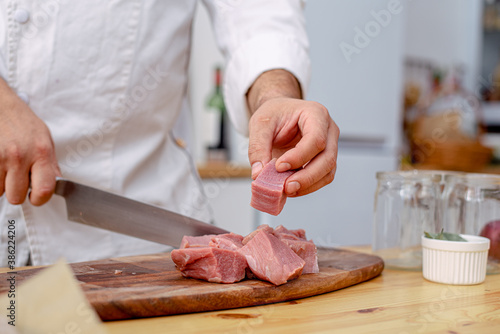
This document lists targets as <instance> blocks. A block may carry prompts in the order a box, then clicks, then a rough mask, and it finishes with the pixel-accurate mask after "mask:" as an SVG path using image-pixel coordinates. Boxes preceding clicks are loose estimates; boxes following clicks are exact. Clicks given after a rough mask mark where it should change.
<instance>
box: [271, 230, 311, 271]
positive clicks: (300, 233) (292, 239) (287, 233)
mask: <svg viewBox="0 0 500 334" xmlns="http://www.w3.org/2000/svg"><path fill="white" fill-rule="evenodd" d="M273 234H274V235H275V236H276V237H277V238H278V239H280V240H281V241H282V242H284V243H285V244H286V245H287V246H288V247H290V248H291V249H292V250H293V251H294V252H295V254H297V255H298V256H300V258H301V259H302V260H304V261H305V262H306V264H305V265H304V270H302V274H316V273H319V266H318V250H317V249H316V245H315V244H314V243H313V242H312V240H309V241H308V240H307V239H306V232H305V231H304V230H303V229H297V230H288V229H287V228H286V227H284V226H283V225H279V226H278V227H276V228H275V229H274V232H273Z"/></svg>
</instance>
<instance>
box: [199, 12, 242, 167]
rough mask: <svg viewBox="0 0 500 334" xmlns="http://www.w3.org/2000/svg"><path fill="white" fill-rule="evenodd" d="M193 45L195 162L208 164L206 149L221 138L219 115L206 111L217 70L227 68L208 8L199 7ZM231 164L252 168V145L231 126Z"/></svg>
mask: <svg viewBox="0 0 500 334" xmlns="http://www.w3.org/2000/svg"><path fill="white" fill-rule="evenodd" d="M192 34H193V43H192V50H191V58H190V67H189V82H190V83H189V95H190V103H191V110H192V114H193V118H194V120H195V122H194V123H195V134H194V136H195V143H194V147H193V155H194V159H195V161H197V162H204V161H205V159H206V150H205V148H206V146H208V145H209V144H214V143H215V142H216V141H217V138H218V137H217V136H218V132H217V131H218V123H217V122H218V118H217V114H216V113H213V112H210V111H209V110H208V109H207V107H206V102H207V98H208V96H209V95H210V94H211V93H212V91H213V88H214V69H215V67H216V66H217V65H220V66H223V65H224V57H223V56H222V54H221V53H220V52H219V49H218V48H217V46H216V43H215V37H214V34H213V32H212V26H211V22H210V17H209V15H208V13H207V10H206V9H205V7H204V6H203V5H202V4H201V2H200V4H199V5H198V8H197V10H196V14H195V18H194V23H193V31H192ZM229 138H230V143H232V144H233V145H232V147H231V148H230V156H231V160H233V161H236V162H238V163H241V164H248V157H247V147H248V144H247V143H248V141H247V139H246V138H245V137H243V136H241V135H240V134H239V133H237V132H236V130H235V129H234V127H233V126H232V125H231V124H230V125H229Z"/></svg>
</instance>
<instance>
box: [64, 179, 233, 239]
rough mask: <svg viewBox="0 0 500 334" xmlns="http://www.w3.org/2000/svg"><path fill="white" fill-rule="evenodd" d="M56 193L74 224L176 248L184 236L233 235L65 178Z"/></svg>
mask: <svg viewBox="0 0 500 334" xmlns="http://www.w3.org/2000/svg"><path fill="white" fill-rule="evenodd" d="M55 194H57V195H59V196H62V197H64V199H65V201H66V208H67V213H68V219H69V220H71V221H74V222H77V223H82V224H85V225H90V226H94V227H98V228H102V229H105V230H109V231H113V232H118V233H122V234H126V235H129V236H132V237H136V238H140V239H144V240H149V241H153V242H157V243H160V244H165V245H169V246H173V247H179V246H180V243H181V240H182V237H183V236H184V235H191V236H199V235H205V234H222V233H229V232H228V231H226V230H224V229H222V228H219V227H217V226H215V225H211V224H207V223H204V222H201V221H199V220H196V219H193V218H190V217H187V216H184V215H181V214H178V213H175V212H172V211H168V210H165V209H163V208H160V207H157V206H154V205H150V204H146V203H142V202H139V201H134V200H132V199H129V198H126V197H123V196H119V195H115V194H112V193H109V192H106V191H103V190H99V189H96V188H92V187H89V186H86V185H83V184H79V183H76V182H73V181H70V180H67V179H63V178H58V179H57V180H56V189H55Z"/></svg>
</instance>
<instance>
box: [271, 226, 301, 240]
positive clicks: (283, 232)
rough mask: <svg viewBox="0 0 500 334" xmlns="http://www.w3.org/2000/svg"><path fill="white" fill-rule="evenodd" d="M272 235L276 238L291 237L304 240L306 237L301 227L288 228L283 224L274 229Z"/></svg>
mask: <svg viewBox="0 0 500 334" xmlns="http://www.w3.org/2000/svg"><path fill="white" fill-rule="evenodd" d="M274 235H275V236H276V237H278V239H293V240H304V241H307V239H306V232H305V231H304V230H303V229H298V230H289V229H287V228H286V227H284V226H283V225H279V226H278V227H276V228H275V229H274Z"/></svg>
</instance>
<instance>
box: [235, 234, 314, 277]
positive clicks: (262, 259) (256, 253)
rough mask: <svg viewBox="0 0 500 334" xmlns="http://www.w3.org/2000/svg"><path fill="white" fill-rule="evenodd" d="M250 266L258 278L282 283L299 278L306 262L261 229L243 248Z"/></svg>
mask: <svg viewBox="0 0 500 334" xmlns="http://www.w3.org/2000/svg"><path fill="white" fill-rule="evenodd" d="M240 252H241V254H243V255H245V258H246V260H247V263H248V266H249V267H250V269H251V270H252V273H253V274H254V275H255V276H257V277H258V278H260V279H262V280H265V281H268V282H271V283H273V284H274V285H281V284H284V283H286V282H287V281H289V280H291V279H294V278H297V277H299V276H300V274H301V273H302V270H303V268H304V265H305V262H304V260H302V259H301V258H300V257H299V256H298V255H297V254H295V253H294V252H293V251H292V250H291V249H290V247H288V246H287V245H285V244H284V243H283V242H281V241H280V240H279V239H278V238H276V237H275V236H274V235H272V234H270V233H267V232H266V231H264V230H261V231H259V232H258V233H257V234H256V235H255V236H254V237H253V238H252V240H250V241H249V242H248V243H247V244H246V245H245V246H243V248H241V249H240Z"/></svg>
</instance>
